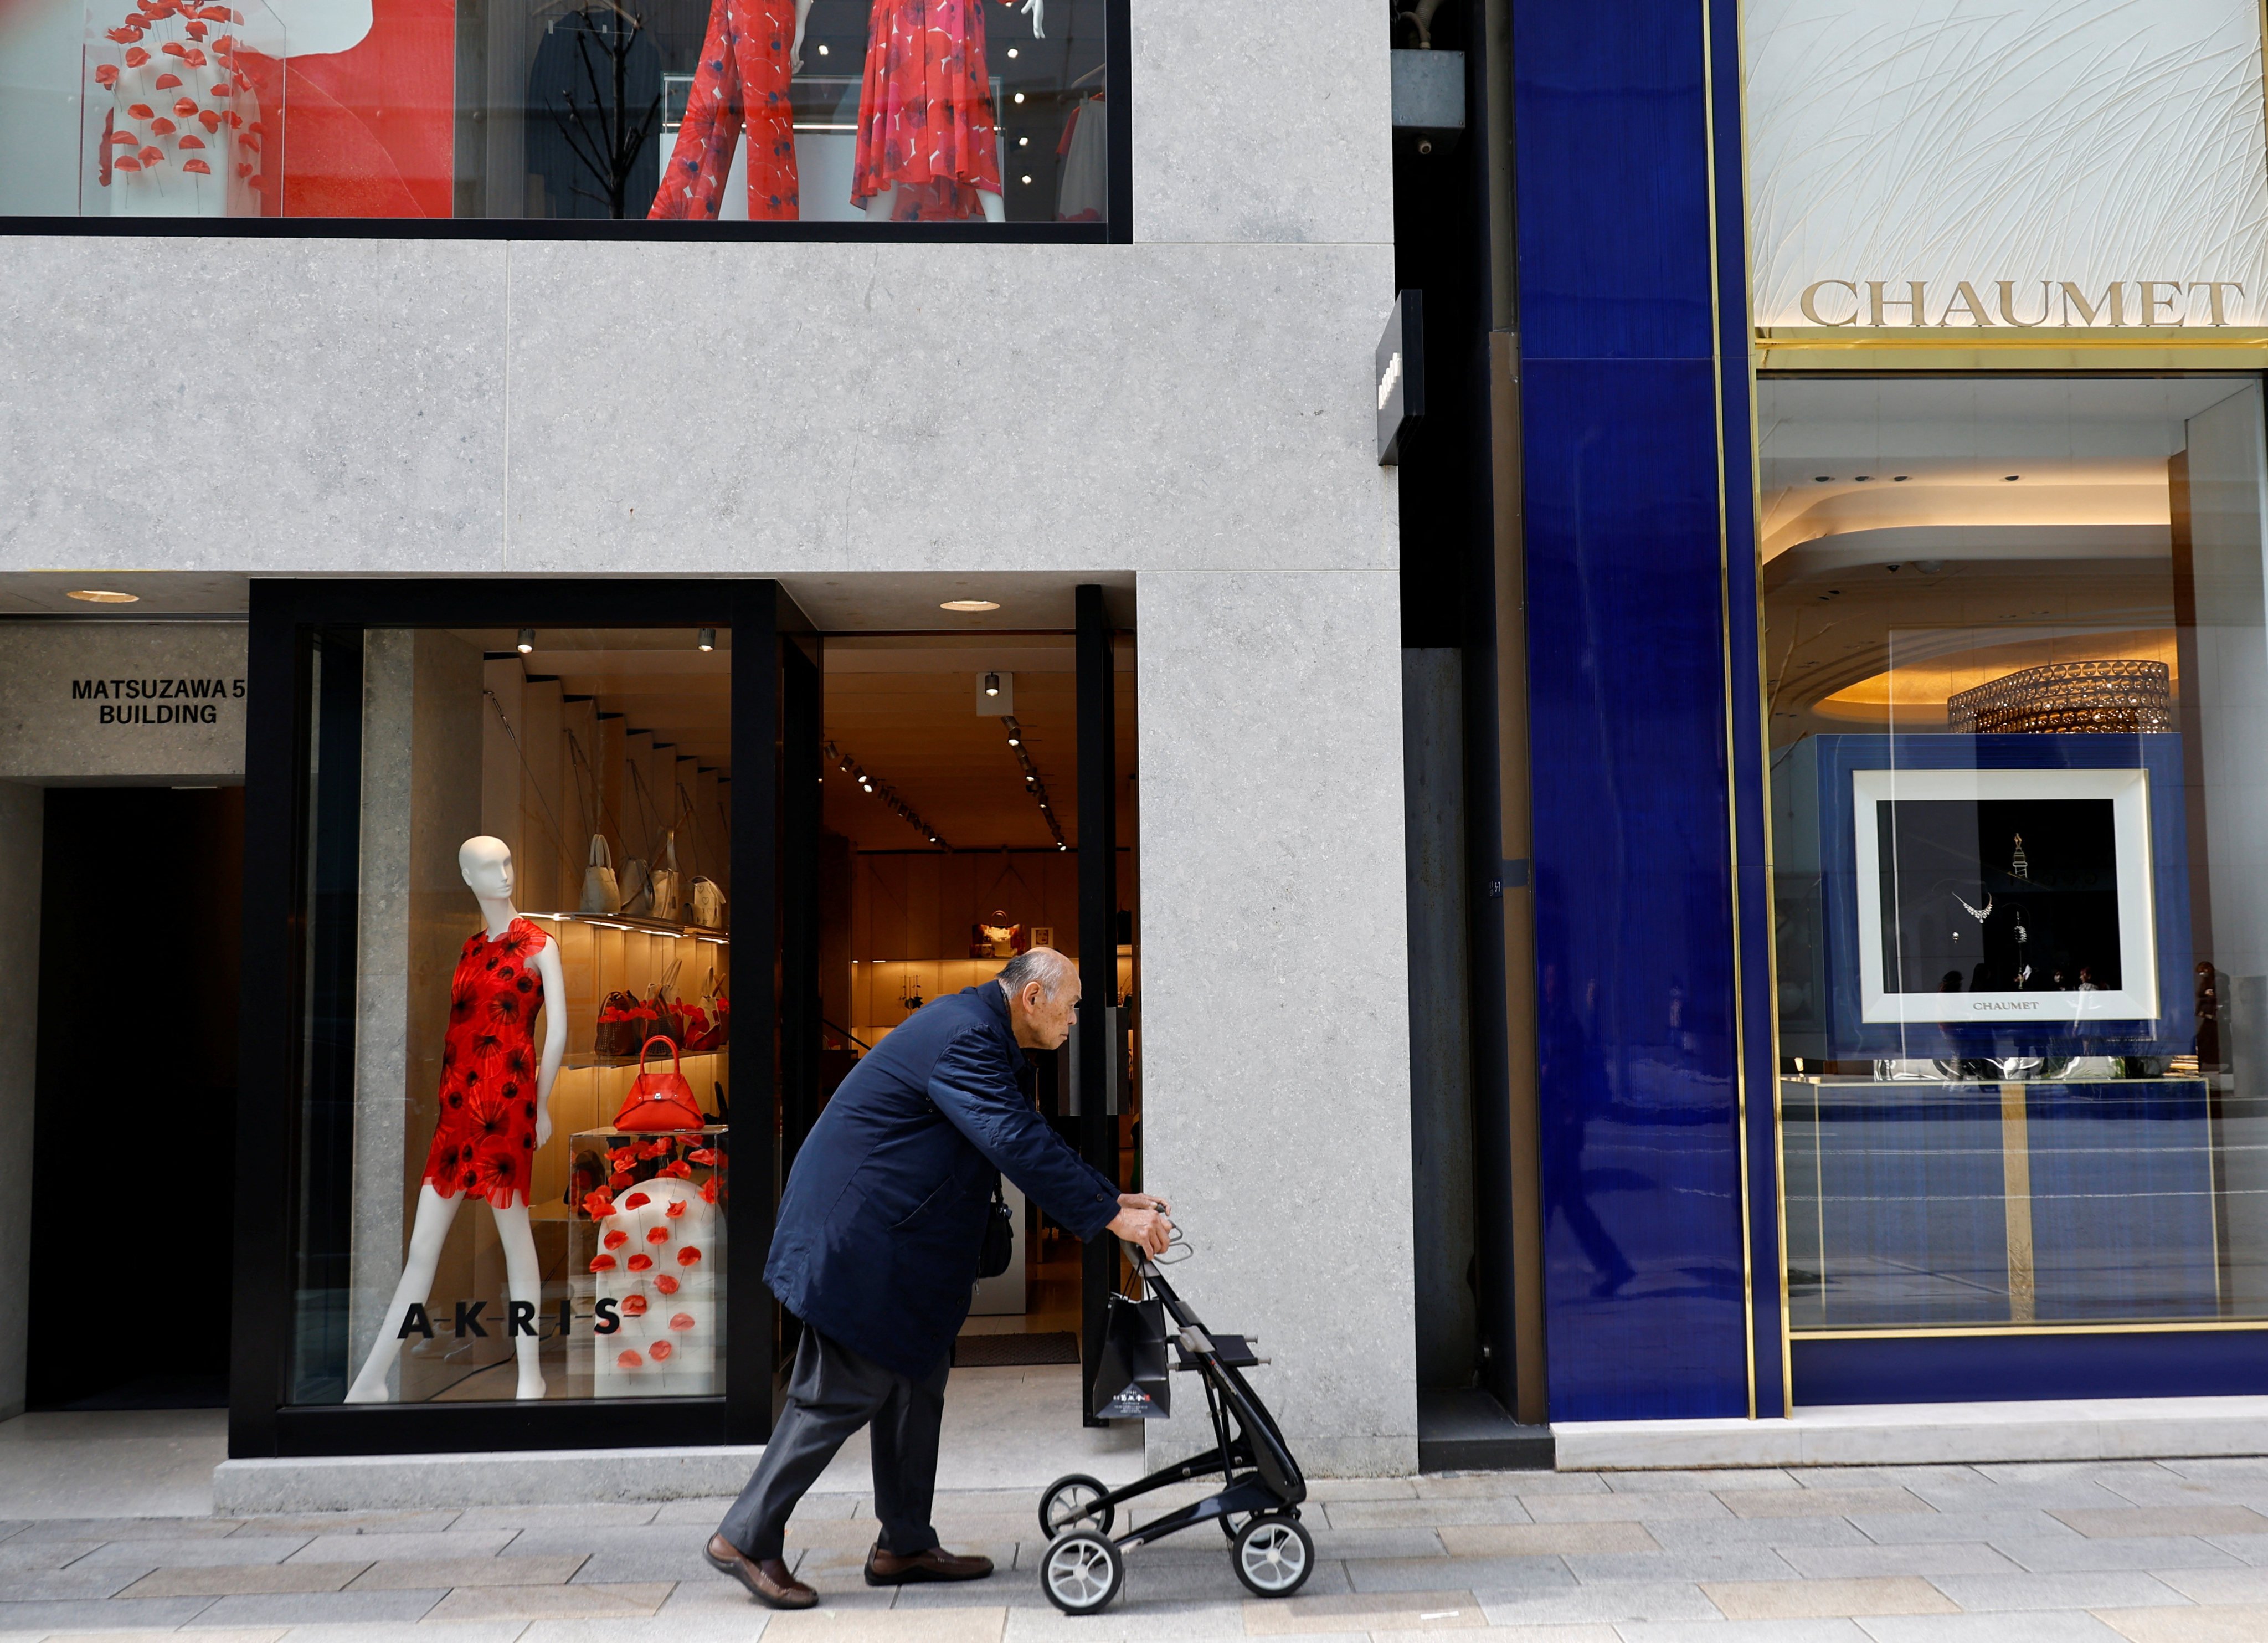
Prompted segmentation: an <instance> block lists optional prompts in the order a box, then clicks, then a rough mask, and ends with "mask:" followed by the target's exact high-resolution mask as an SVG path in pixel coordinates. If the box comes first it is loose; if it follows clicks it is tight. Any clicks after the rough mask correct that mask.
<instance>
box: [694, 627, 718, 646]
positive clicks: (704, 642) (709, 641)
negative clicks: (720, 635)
mask: <svg viewBox="0 0 2268 1643" xmlns="http://www.w3.org/2000/svg"><path fill="white" fill-rule="evenodd" d="M693 645H694V648H695V649H696V650H703V651H713V650H715V649H716V648H717V630H716V629H714V628H703V629H702V630H701V631H700V632H699V633H698V634H696V635H695V636H694V639H693Z"/></svg>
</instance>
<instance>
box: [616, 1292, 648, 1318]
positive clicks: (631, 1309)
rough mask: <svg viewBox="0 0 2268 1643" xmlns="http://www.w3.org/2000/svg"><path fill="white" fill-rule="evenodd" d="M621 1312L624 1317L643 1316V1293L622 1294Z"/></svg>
mask: <svg viewBox="0 0 2268 1643" xmlns="http://www.w3.org/2000/svg"><path fill="white" fill-rule="evenodd" d="M622 1313H623V1315H624V1316H626V1317H632V1318H642V1317H644V1316H645V1297H644V1295H624V1296H623V1297H622Z"/></svg>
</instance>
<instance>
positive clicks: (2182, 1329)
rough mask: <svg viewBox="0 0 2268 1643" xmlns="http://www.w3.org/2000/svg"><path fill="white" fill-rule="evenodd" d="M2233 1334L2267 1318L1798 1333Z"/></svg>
mask: <svg viewBox="0 0 2268 1643" xmlns="http://www.w3.org/2000/svg"><path fill="white" fill-rule="evenodd" d="M2228 1330H2243V1331H2246V1332H2249V1333H2257V1332H2258V1331H2260V1330H2268V1318H2205V1319H2201V1320H2197V1321H2193V1322H2186V1323H1953V1324H1946V1325H1944V1326H1942V1327H1941V1328H1936V1329H1906V1330H1796V1331H1795V1338H1796V1339H1797V1340H1799V1341H1913V1340H1926V1339H1928V1338H1930V1337H1934V1336H1946V1337H1956V1336H1958V1337H1969V1336H1985V1335H2208V1334H2212V1333H2214V1332H2215V1331H2222V1332H2226V1331H2228Z"/></svg>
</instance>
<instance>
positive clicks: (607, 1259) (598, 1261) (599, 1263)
mask: <svg viewBox="0 0 2268 1643" xmlns="http://www.w3.org/2000/svg"><path fill="white" fill-rule="evenodd" d="M591 1270H592V1271H593V1272H611V1271H614V1270H615V1257H614V1256H610V1255H595V1256H592V1257H591Z"/></svg>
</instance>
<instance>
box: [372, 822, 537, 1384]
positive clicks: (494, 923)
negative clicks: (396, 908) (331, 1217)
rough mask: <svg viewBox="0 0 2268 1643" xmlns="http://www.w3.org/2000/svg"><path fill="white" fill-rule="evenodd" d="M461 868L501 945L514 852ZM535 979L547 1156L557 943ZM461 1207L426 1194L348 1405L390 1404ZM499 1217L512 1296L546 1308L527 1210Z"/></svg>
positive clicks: (497, 849) (510, 913)
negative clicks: (408, 1336)
mask: <svg viewBox="0 0 2268 1643" xmlns="http://www.w3.org/2000/svg"><path fill="white" fill-rule="evenodd" d="M457 867H458V871H460V873H463V874H464V875H465V883H466V885H467V887H468V888H470V889H471V891H472V893H473V895H475V897H476V898H478V900H479V902H480V904H481V917H482V921H483V922H484V923H485V925H487V933H488V937H489V939H490V940H491V941H493V940H497V939H500V938H501V937H502V936H503V935H504V932H506V931H508V930H510V929H511V928H512V920H513V919H515V918H517V917H519V910H518V909H516V908H514V907H513V906H512V847H511V846H510V845H508V844H505V843H504V841H503V840H502V839H500V838H490V837H487V836H485V835H484V836H482V837H479V838H468V839H467V840H466V841H465V842H464V844H463V845H462V846H461V847H460V848H459V850H458V851H457ZM535 973H536V975H537V976H538V977H540V978H541V981H542V984H543V990H542V999H543V1003H544V1005H545V1006H546V1007H545V1008H544V1011H543V1059H542V1061H541V1064H540V1065H539V1066H538V1068H537V1070H536V1075H535V1145H536V1146H538V1147H539V1148H540V1147H541V1146H543V1145H544V1144H545V1143H546V1142H548V1141H549V1140H550V1138H551V1085H552V1081H553V1080H554V1079H556V1078H557V1077H558V1076H559V1064H560V1062H561V1061H562V1060H563V1059H564V1058H565V1057H566V1054H567V1012H566V1009H565V1007H564V1004H563V1002H562V1004H561V1006H560V1007H558V1008H552V1007H549V1006H550V1003H551V1001H552V1000H554V999H558V1000H562V1001H563V1000H564V999H565V998H566V997H567V983H566V977H565V976H564V974H563V971H562V970H561V969H560V968H559V944H558V943H557V942H556V941H546V942H545V943H544V944H543V950H542V951H541V952H540V953H538V954H536V955H535ZM459 1202H460V1200H459V1199H458V1198H456V1197H442V1196H441V1195H440V1194H439V1193H438V1192H436V1191H435V1190H433V1183H431V1182H430V1181H429V1182H426V1183H423V1185H422V1186H420V1187H419V1188H418V1190H417V1219H416V1221H415V1222H414V1223H412V1225H411V1227H410V1232H409V1255H408V1256H407V1258H406V1259H405V1260H404V1261H403V1263H402V1267H401V1283H399V1284H398V1285H396V1286H394V1300H392V1301H391V1302H390V1303H389V1304H388V1305H387V1310H386V1316H385V1318H384V1319H383V1321H382V1322H381V1323H380V1324H379V1331H378V1339H377V1340H376V1341H374V1342H372V1345H371V1349H370V1357H369V1358H368V1359H366V1360H365V1362H364V1364H363V1367H362V1373H361V1374H358V1375H357V1376H356V1377H355V1380H354V1384H353V1385H352V1386H350V1387H349V1388H348V1389H347V1396H346V1401H347V1402H348V1403H350V1404H383V1403H386V1402H387V1401H388V1399H389V1398H390V1396H391V1394H390V1393H389V1392H388V1391H387V1385H386V1377H387V1374H388V1373H389V1372H390V1371H391V1370H392V1369H393V1367H394V1359H397V1358H399V1357H400V1356H401V1323H402V1319H403V1318H404V1317H405V1316H407V1315H408V1314H409V1308H410V1306H411V1304H412V1303H417V1304H421V1305H422V1304H423V1301H424V1300H425V1299H426V1297H427V1296H429V1295H431V1293H433V1273H434V1271H435V1269H436V1268H437V1267H438V1266H439V1264H440V1261H441V1246H442V1245H443V1244H444V1243H446V1241H448V1236H449V1227H450V1226H451V1225H452V1224H453V1222H454V1221H455V1220H456V1219H457V1205H458V1204H459ZM493 1213H494V1214H495V1216H496V1227H497V1242H498V1243H500V1244H502V1245H503V1246H504V1285H505V1287H506V1289H507V1290H508V1291H509V1292H510V1293H511V1296H512V1300H516V1301H526V1302H527V1303H528V1304H530V1305H534V1306H540V1305H541V1301H542V1298H543V1274H542V1270H541V1267H540V1266H539V1265H538V1264H537V1262H536V1258H535V1234H534V1233H533V1232H532V1231H530V1230H529V1227H528V1221H527V1205H525V1204H519V1205H514V1206H512V1208H510V1209H503V1210H493ZM536 1346H537V1341H536V1337H534V1336H533V1335H520V1336H516V1337H513V1339H512V1355H513V1357H514V1358H516V1359H518V1360H519V1387H518V1389H517V1390H515V1391H514V1393H513V1394H512V1396H515V1397H523V1398H527V1397H541V1396H543V1374H542V1371H541V1367H539V1362H538V1359H537V1355H536Z"/></svg>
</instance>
